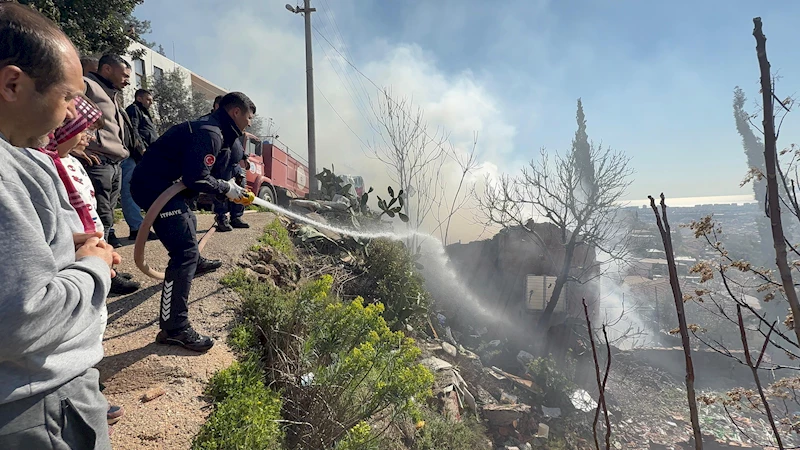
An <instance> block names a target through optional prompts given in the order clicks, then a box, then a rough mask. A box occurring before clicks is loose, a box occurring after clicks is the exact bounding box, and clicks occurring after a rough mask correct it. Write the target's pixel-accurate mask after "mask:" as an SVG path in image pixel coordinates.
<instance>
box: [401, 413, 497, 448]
mask: <svg viewBox="0 0 800 450" xmlns="http://www.w3.org/2000/svg"><path fill="white" fill-rule="evenodd" d="M422 418H423V420H424V423H425V426H424V427H422V428H421V429H420V430H419V431H418V432H417V439H416V440H415V441H414V445H413V447H412V448H413V450H461V449H481V448H486V447H487V442H488V441H489V438H488V437H487V436H486V434H485V430H484V428H483V426H482V425H481V424H479V423H478V422H477V421H475V420H473V419H470V418H465V420H464V421H463V422H453V421H451V420H448V419H446V418H445V417H444V416H442V415H440V414H437V413H435V412H433V411H431V410H429V409H425V410H423V412H422Z"/></svg>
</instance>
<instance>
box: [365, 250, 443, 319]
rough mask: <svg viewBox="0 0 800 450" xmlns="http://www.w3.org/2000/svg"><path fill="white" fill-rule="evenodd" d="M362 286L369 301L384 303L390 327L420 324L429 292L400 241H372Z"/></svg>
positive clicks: (424, 313)
mask: <svg viewBox="0 0 800 450" xmlns="http://www.w3.org/2000/svg"><path fill="white" fill-rule="evenodd" d="M365 266H366V271H367V276H366V277H365V278H366V279H365V284H366V285H365V286H360V287H359V290H360V291H361V292H369V293H370V298H369V300H372V301H376V302H381V303H383V304H384V305H385V308H386V310H385V313H384V317H386V320H387V322H389V324H390V325H391V327H392V329H393V330H398V329H400V328H401V327H402V326H403V324H406V323H411V324H412V325H420V324H421V321H423V320H424V319H425V317H426V313H427V311H428V305H429V295H428V292H427V291H426V290H425V287H424V280H423V279H422V277H421V276H420V275H419V274H418V272H417V269H416V266H415V263H414V260H413V258H412V255H411V254H410V253H409V251H408V249H407V248H406V247H405V245H403V243H401V242H398V241H390V240H387V239H376V240H374V241H372V243H371V244H370V245H369V247H368V249H367V257H366V263H365Z"/></svg>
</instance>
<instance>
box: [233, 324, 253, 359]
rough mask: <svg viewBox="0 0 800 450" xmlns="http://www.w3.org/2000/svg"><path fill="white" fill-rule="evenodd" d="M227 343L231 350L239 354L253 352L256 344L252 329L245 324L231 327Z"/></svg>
mask: <svg viewBox="0 0 800 450" xmlns="http://www.w3.org/2000/svg"><path fill="white" fill-rule="evenodd" d="M228 342H229V343H230V346H231V348H233V349H234V350H236V351H238V352H241V353H247V352H250V351H253V350H254V349H255V346H256V345H257V344H258V340H257V339H256V334H255V332H254V330H253V327H251V326H249V324H246V323H240V324H238V325H236V326H235V327H233V329H232V330H231V334H230V336H228Z"/></svg>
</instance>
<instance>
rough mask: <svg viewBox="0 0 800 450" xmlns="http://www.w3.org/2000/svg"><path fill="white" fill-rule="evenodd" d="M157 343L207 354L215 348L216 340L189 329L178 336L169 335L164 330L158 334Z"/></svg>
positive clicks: (177, 334)
mask: <svg viewBox="0 0 800 450" xmlns="http://www.w3.org/2000/svg"><path fill="white" fill-rule="evenodd" d="M171 334H172V336H170V335H171ZM156 342H157V343H159V344H165V345H178V346H181V347H184V348H187V349H189V350H192V351H195V352H201V353H202V352H207V351H208V350H209V349H210V348H211V347H213V346H214V340H213V339H211V338H210V337H209V336H203V335H202V334H200V333H198V332H197V331H194V328H192V327H189V328H186V329H185V330H182V331H180V332H178V333H176V334H173V333H167V332H166V331H164V330H161V331H159V332H158V335H157V336H156Z"/></svg>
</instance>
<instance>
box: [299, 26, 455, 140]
mask: <svg viewBox="0 0 800 450" xmlns="http://www.w3.org/2000/svg"><path fill="white" fill-rule="evenodd" d="M311 28H312V29H313V30H314V31H315V32H316V33H317V35H318V36H319V37H321V38H322V39H323V40H324V41H325V42H327V43H328V45H329V46H330V47H331V48H332V49H333V51H335V52H336V53H338V54H339V56H341V57H342V59H344V61H345V62H346V63H347V64H349V65H350V67H352V68H353V69H354V70H355V71H356V72H358V74H359V75H361V76H362V77H364V78H365V79H366V80H367V81H369V82H370V83H371V84H372V85H373V86H375V88H376V89H378V90H379V91H380V92H381V93H383V94H384V96H385V97H386V99H387V100H388V101H390V102H392V103H394V105H395V106H396V107H397V109H399V110H400V111H401V112H402V113H403V115H404V116H406V119H410V120H413V118H412V117H411V114H409V113H408V112H407V111H406V110H405V108H404V107H403V106H402V105H401V104H400V103H397V101H395V99H393V98H392V97H391V96H390V95H389V93H388V92H386V89H385V88H382V87H380V86H378V84H377V83H375V82H374V81H372V78H370V77H368V76H367V75H366V74H364V72H362V71H361V70H359V68H358V67H356V65H355V64H353V63H352V62H351V61H350V60H349V59H347V57H346V56H345V55H343V54H342V52H340V51H339V50H338V49H337V48H336V46H334V45H333V44H332V43H331V41H330V40H328V38H327V37H325V36H324V35H323V34H322V33H320V31H319V30H317V29H316V27H314V26H313V25H312V27H311ZM420 130H421V131H422V133H423V134H425V136H427V137H428V139H430V140H431V142H436V139H434V138H433V137H431V135H430V134H428V130H426V129H425V128H420ZM436 146H437V147H439V148H440V149H444V147H443V145H442V144H441V143H438V144H436Z"/></svg>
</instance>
